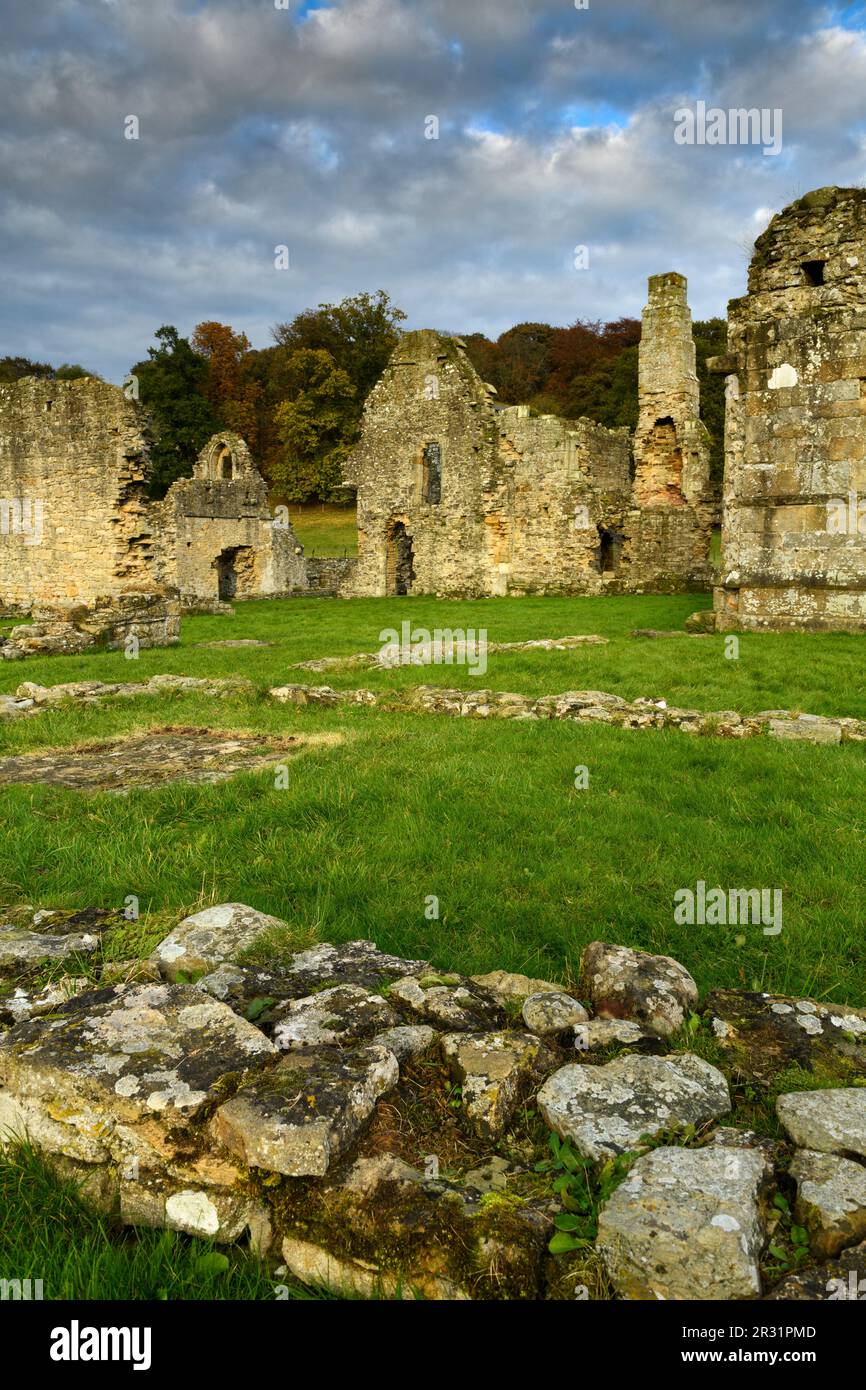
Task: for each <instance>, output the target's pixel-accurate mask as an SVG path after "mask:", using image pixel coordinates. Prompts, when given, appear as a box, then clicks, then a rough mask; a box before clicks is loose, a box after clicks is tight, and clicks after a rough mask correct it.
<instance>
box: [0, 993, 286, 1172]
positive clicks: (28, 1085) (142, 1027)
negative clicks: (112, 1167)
mask: <svg viewBox="0 0 866 1390" xmlns="http://www.w3.org/2000/svg"><path fill="white" fill-rule="evenodd" d="M276 1055H277V1054H276V1052H275V1050H274V1048H273V1046H272V1045H271V1043H270V1042H269V1041H268V1039H267V1038H266V1037H265V1036H264V1034H263V1033H262V1032H260V1030H259V1029H258V1028H255V1027H254V1026H253V1025H252V1024H250V1023H247V1022H245V1021H244V1020H243V1019H241V1018H238V1017H237V1015H236V1014H234V1013H232V1011H231V1009H229V1008H227V1007H226V1006H225V1004H220V1003H219V1002H218V1001H217V1000H215V999H209V998H208V997H207V996H206V995H203V994H201V993H200V991H199V990H197V989H195V988H193V987H192V986H188V985H169V984H158V985H133V986H128V987H126V988H121V989H118V988H109V989H101V990H97V991H95V992H93V993H91V994H85V995H82V996H80V997H79V998H77V999H74V1000H73V1001H72V1002H71V1003H69V1004H66V1005H62V1006H61V1007H60V1008H59V1009H57V1011H56V1012H54V1013H51V1014H47V1015H45V1016H43V1017H40V1018H36V1019H32V1020H30V1021H29V1022H26V1023H21V1024H19V1025H18V1026H17V1027H15V1028H13V1029H12V1030H11V1031H10V1032H9V1033H7V1034H5V1036H3V1037H0V1130H2V1129H8V1130H11V1131H13V1132H26V1133H28V1134H29V1135H30V1136H31V1137H32V1138H33V1140H34V1142H36V1143H38V1144H40V1145H41V1146H42V1147H43V1148H44V1149H46V1150H47V1151H48V1152H49V1153H61V1154H66V1155H68V1156H69V1157H70V1158H76V1159H80V1160H83V1161H84V1162H86V1163H105V1162H108V1161H115V1162H117V1161H124V1162H125V1161H127V1160H128V1159H129V1158H130V1157H134V1158H137V1159H140V1160H141V1161H142V1163H143V1165H144V1166H148V1167H149V1166H155V1167H157V1168H160V1167H162V1166H164V1164H165V1162H166V1161H167V1155H168V1154H170V1153H171V1151H172V1150H173V1147H174V1144H175V1142H176V1140H175V1139H173V1138H170V1133H171V1134H173V1135H176V1134H177V1133H179V1132H180V1131H181V1130H183V1128H184V1127H186V1126H187V1125H188V1124H189V1123H190V1121H192V1120H194V1119H195V1118H196V1116H197V1115H198V1114H199V1113H200V1112H201V1110H202V1108H203V1107H204V1106H206V1105H207V1104H208V1103H209V1102H212V1101H213V1100H215V1099H216V1098H217V1096H218V1094H219V1091H218V1086H219V1083H220V1081H221V1079H222V1078H223V1077H225V1076H232V1077H233V1078H241V1079H242V1078H244V1077H245V1076H249V1075H252V1074H253V1073H255V1072H257V1071H258V1070H259V1069H260V1068H262V1067H263V1066H265V1065H267V1064H268V1062H270V1061H271V1059H272V1058H275V1057H276Z"/></svg>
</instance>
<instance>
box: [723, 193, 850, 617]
mask: <svg viewBox="0 0 866 1390" xmlns="http://www.w3.org/2000/svg"><path fill="white" fill-rule="evenodd" d="M728 314H729V319H728V353H727V355H726V356H725V357H722V358H716V359H715V361H714V363H713V364H712V365H713V367H714V369H715V370H717V371H723V372H725V373H726V374H727V412H726V430H725V454H726V457H725V496H724V518H723V532H722V535H723V558H722V580H721V584H720V585H719V587H718V588H717V589H716V592H715V609H716V616H717V623H718V626H719V627H720V628H721V629H722V630H725V629H730V628H746V629H750V628H751V629H762V628H771V629H776V630H785V629H804V628H805V629H810V628H811V629H831V630H832V629H841V630H850V631H863V630H864V629H866V500H864V497H866V191H864V190H863V189H858V188H822V189H818V190H816V191H815V192H812V193H808V194H806V196H805V197H804V198H800V199H799V200H798V201H797V202H796V203H793V204H792V205H791V206H790V207H788V208H786V209H785V211H784V212H782V213H780V214H779V215H778V216H777V217H774V218H773V220H772V222H771V223H770V226H769V227H768V229H767V230H766V232H764V234H763V236H760V237H759V238H758V240H757V242H756V243H755V255H754V258H753V260H752V264H751V268H750V270H749V292H748V294H747V295H745V296H744V297H743V298H742V299H735V300H732V301H731V303H730V305H729V306H728Z"/></svg>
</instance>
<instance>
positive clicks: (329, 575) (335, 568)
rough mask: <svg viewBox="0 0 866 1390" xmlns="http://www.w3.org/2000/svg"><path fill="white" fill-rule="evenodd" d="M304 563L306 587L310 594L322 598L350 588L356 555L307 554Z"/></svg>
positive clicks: (356, 563)
mask: <svg viewBox="0 0 866 1390" xmlns="http://www.w3.org/2000/svg"><path fill="white" fill-rule="evenodd" d="M304 563H305V566H306V574H307V589H308V590H309V592H310V593H311V594H319V595H321V596H322V597H323V598H324V597H325V596H328V597H336V596H337V595H338V594H339V593H340V591H341V590H342V589H343V588H346V589H349V588H351V586H352V583H353V581H354V577H355V571H356V569H357V568H358V560H357V556H354V555H345V556H342V557H341V556H315V555H308V556H307V558H306V560H305V561H304Z"/></svg>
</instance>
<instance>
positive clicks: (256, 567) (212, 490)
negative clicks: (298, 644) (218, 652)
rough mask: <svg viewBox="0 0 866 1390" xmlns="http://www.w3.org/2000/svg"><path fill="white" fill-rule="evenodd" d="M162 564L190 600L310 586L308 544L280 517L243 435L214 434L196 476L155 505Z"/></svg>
mask: <svg viewBox="0 0 866 1390" xmlns="http://www.w3.org/2000/svg"><path fill="white" fill-rule="evenodd" d="M153 513H154V518H155V524H156V526H157V528H158V533H159V550H160V559H159V568H160V572H161V573H162V574H163V575H164V576H165V578H166V579H167V580H168V581H170V582H172V583H174V584H176V585H177V586H178V588H179V589H180V592H181V596H182V598H183V601H184V603H185V604H186V605H187V606H191V605H194V604H196V603H207V602H213V601H214V600H223V601H227V600H231V599H233V598H238V599H243V598H257V597H265V596H267V595H273V594H280V593H286V592H291V591H293V590H297V589H304V588H306V584H307V580H306V571H305V565H304V558H303V550H302V548H301V547H300V545H299V544H298V541H297V538H296V536H295V534H294V532H293V531H292V529H291V526H290V525H289V524H288V522H287V521H281V520H280V519H277V520H276V524H275V518H274V514H273V512H272V511H271V508H270V506H269V504H268V488H267V484H266V483H265V480H264V478H263V477H262V476H261V474H260V473H259V471H258V469H257V468H256V467H255V464H254V463H253V460H252V457H251V455H250V451H249V449H248V448H247V445H246V444H245V442H244V440H243V439H241V438H240V436H239V435H235V434H229V433H222V434H217V435H214V436H213V438H212V439H210V440H209V441H208V443H207V444H206V445H205V447H204V449H203V450H202V451H201V453H200V454H199V457H198V459H197V461H196V464H195V466H194V469H193V476H192V477H191V478H179V479H178V481H177V482H176V483H174V484H173V485H172V486H171V488H170V489H169V491H168V493H167V494H166V496H165V498H164V500H163V501H162V502H161V503H156V504H154V505H153Z"/></svg>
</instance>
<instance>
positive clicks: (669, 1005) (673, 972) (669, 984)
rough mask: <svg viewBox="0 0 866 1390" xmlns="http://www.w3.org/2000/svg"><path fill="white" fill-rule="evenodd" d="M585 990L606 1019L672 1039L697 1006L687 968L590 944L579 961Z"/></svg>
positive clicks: (660, 958)
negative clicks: (628, 1021) (626, 1021)
mask: <svg viewBox="0 0 866 1390" xmlns="http://www.w3.org/2000/svg"><path fill="white" fill-rule="evenodd" d="M581 982H582V984H581V987H582V991H583V993H584V994H585V995H586V997H587V998H588V999H590V1000H591V1001H592V1004H593V1007H594V1009H595V1012H596V1013H597V1014H598V1015H599V1016H600V1017H602V1018H627V1019H631V1020H632V1021H633V1022H635V1023H642V1024H644V1025H645V1026H646V1027H648V1028H651V1029H652V1030H653V1031H654V1032H656V1033H658V1034H660V1036H661V1037H664V1038H667V1037H670V1036H671V1035H672V1034H673V1033H676V1032H677V1031H678V1030H679V1029H680V1028H682V1026H683V1024H684V1023H685V1021H686V1015H687V1013H688V1011H689V1010H690V1009H694V1008H696V1007H697V1003H698V987H697V985H696V984H695V982H694V980H693V979H692V977H691V975H690V974H689V972H688V971H687V970H686V968H685V966H682V965H680V963H679V961H676V960H673V959H672V958H671V957H670V956H653V955H649V954H648V952H646V951H633V950H631V949H630V948H629V947H627V946H610V945H608V944H607V943H606V942H604V941H591V942H590V944H589V945H588V946H587V947H586V949H585V950H584V952H583V955H582V957H581Z"/></svg>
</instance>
